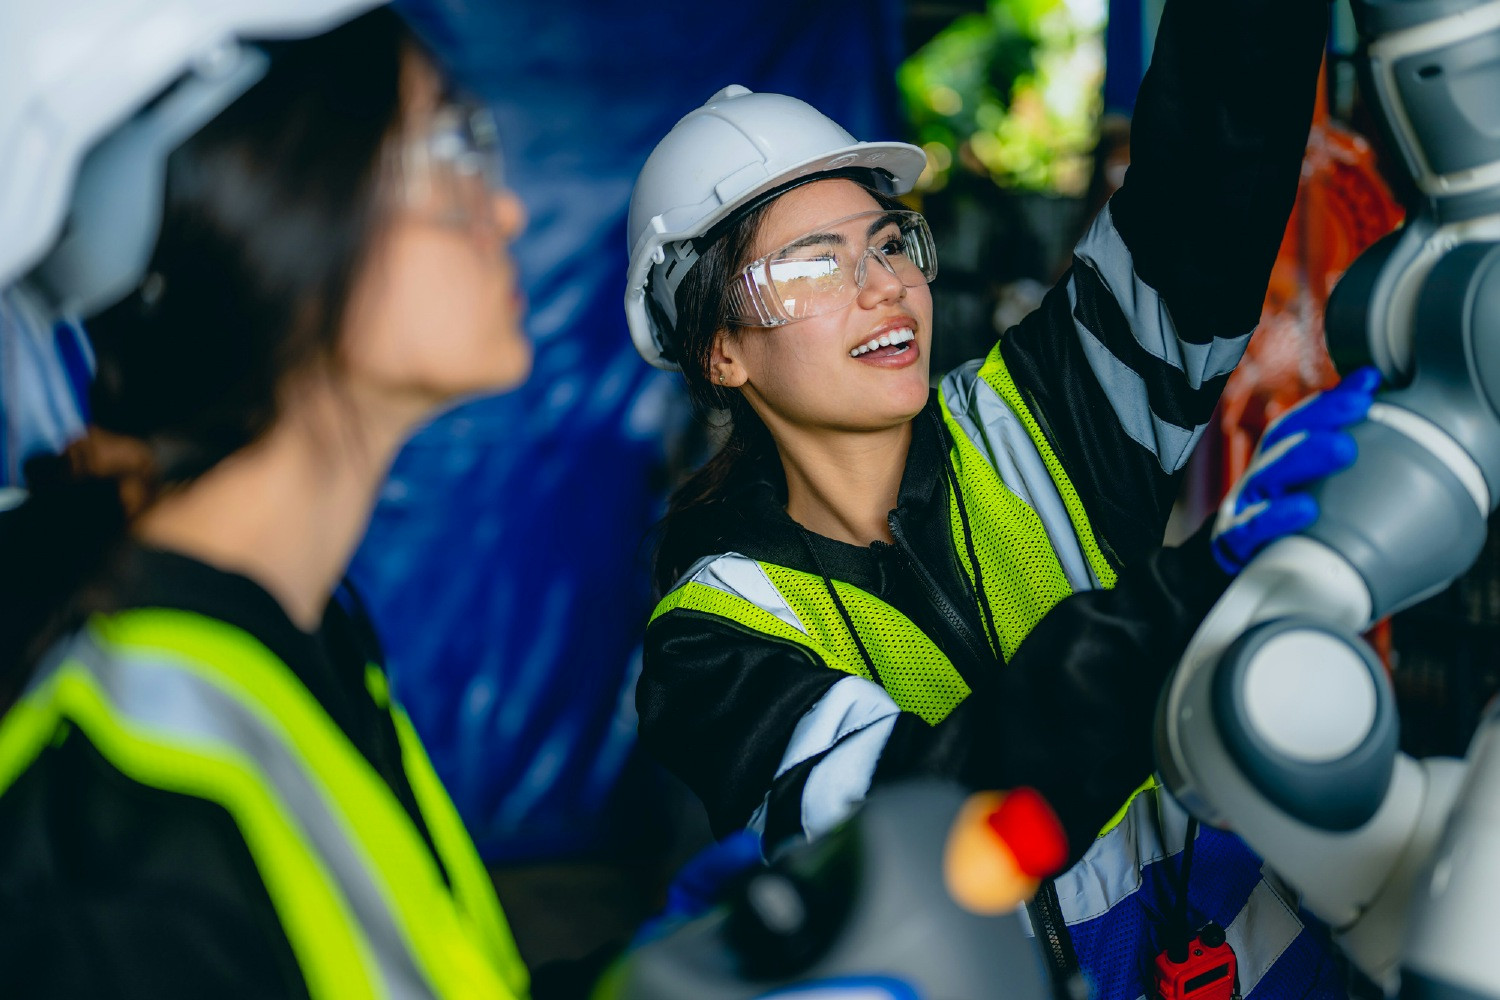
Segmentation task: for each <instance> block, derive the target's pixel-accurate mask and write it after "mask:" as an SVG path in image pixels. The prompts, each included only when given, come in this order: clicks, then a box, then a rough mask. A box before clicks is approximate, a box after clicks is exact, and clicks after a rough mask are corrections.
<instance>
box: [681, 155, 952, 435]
mask: <svg viewBox="0 0 1500 1000" xmlns="http://www.w3.org/2000/svg"><path fill="white" fill-rule="evenodd" d="M882 212H883V207H882V206H881V205H880V203H879V202H877V201H876V200H875V198H874V197H873V196H872V195H871V194H870V192H868V191H867V190H865V189H864V188H862V187H860V186H859V185H858V184H856V183H854V182H853V181H849V180H843V179H830V180H823V181H815V182H813V183H811V184H805V185H803V186H802V187H799V188H794V189H792V190H791V191H788V192H787V193H786V194H784V195H782V196H781V197H780V198H779V199H777V200H776V201H775V202H774V203H773V204H772V205H771V207H770V209H769V210H768V211H767V212H766V215H765V217H764V219H763V220H762V221H761V225H760V228H759V231H758V232H757V233H756V238H755V242H754V245H753V249H752V253H751V259H755V258H759V257H761V256H763V255H765V254H769V253H772V252H773V251H776V250H777V249H779V248H781V247H785V246H787V244H789V243H792V242H793V241H796V242H797V243H798V244H801V245H810V244H811V245H820V246H827V247H830V248H839V247H842V248H843V249H844V251H845V252H846V253H851V254H858V253H859V252H860V251H862V250H864V248H865V247H866V246H875V247H876V248H877V250H878V248H879V247H880V246H881V244H882V243H883V242H885V241H886V240H887V238H888V237H889V236H892V235H899V230H898V229H897V227H896V226H895V224H894V223H887V224H886V225H887V227H888V228H890V229H891V230H892V233H891V234H887V233H885V232H884V231H883V230H881V229H880V228H879V225H880V222H881V213H882ZM852 216H861V218H859V219H856V220H851V218H850V217H852ZM872 225H874V226H876V227H877V228H876V231H874V232H867V231H866V230H868V229H869V227H870V226H872ZM825 227H826V228H825ZM864 276H865V280H864V286H863V287H862V288H860V289H859V290H858V292H857V294H856V295H855V296H854V300H853V301H852V302H851V303H850V304H849V305H847V306H845V307H843V308H841V309H837V310H835V311H833V312H828V313H824V314H822V315H819V316H812V317H809V318H806V319H799V320H795V321H793V322H791V323H788V324H787V325H785V326H781V327H774V328H755V327H751V328H747V329H742V330H739V331H737V332H736V333H734V334H728V333H724V332H721V333H720V334H719V335H718V337H717V338H716V340H715V343H714V351H713V355H712V358H711V361H710V372H709V374H710V378H711V379H713V380H714V381H715V382H716V383H719V384H723V385H726V386H741V387H742V389H741V391H742V392H743V393H744V395H745V397H746V400H747V401H748V402H749V403H750V405H751V406H752V407H753V408H754V409H755V411H756V413H757V414H759V416H760V418H761V419H762V420H763V421H764V422H765V424H766V426H767V427H768V428H770V430H771V432H772V434H773V435H777V434H778V432H782V431H784V430H785V429H791V428H797V429H800V430H803V431H813V432H817V431H819V430H828V431H864V430H881V429H885V428H888V427H893V426H898V425H900V424H902V423H904V422H906V421H909V420H911V419H912V418H913V417H914V416H916V415H917V414H918V413H919V412H921V409H922V407H923V406H924V405H925V404H926V402H927V396H928V365H929V362H928V358H929V356H930V346H931V343H932V293H931V291H930V289H929V288H928V286H927V284H926V282H925V281H917V282H916V283H915V284H914V285H913V286H911V287H907V286H906V285H905V284H903V283H902V280H901V279H900V278H899V277H897V275H896V274H894V273H892V271H891V270H889V269H887V268H886V267H885V266H883V265H882V264H880V263H879V262H878V261H876V260H875V259H873V257H867V258H865V267H864ZM882 338H885V340H886V341H887V342H888V343H887V344H886V345H882V344H881V343H880V341H881V339H882ZM872 344H873V345H874V347H873V348H872V347H871V345H872ZM720 376H723V381H722V383H720Z"/></svg>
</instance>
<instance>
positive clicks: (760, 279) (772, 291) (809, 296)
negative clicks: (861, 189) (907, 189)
mask: <svg viewBox="0 0 1500 1000" xmlns="http://www.w3.org/2000/svg"><path fill="white" fill-rule="evenodd" d="M872 257H873V258H874V259H875V261H876V262H877V263H878V264H879V266H881V267H883V268H885V270H886V271H888V272H889V273H890V274H892V275H894V276H895V277H896V278H897V279H898V280H900V282H901V283H902V284H903V285H905V286H906V287H907V288H915V287H916V286H918V285H923V284H926V283H927V282H929V281H931V280H932V279H933V278H935V277H937V251H936V249H935V247H934V246H933V243H932V231H931V230H929V229H928V228H927V220H926V219H924V218H922V215H921V213H919V212H907V211H885V210H873V211H869V212H860V213H858V214H856V215H849V216H845V217H844V218H841V219H834V220H833V221H832V222H828V223H825V224H823V225H821V226H819V227H818V228H817V229H814V230H811V231H810V232H807V233H804V234H803V235H801V236H799V237H797V238H796V239H794V240H792V241H790V242H789V243H787V244H786V245H785V246H783V247H781V248H780V249H778V250H775V251H772V252H771V253H768V254H766V255H765V256H763V257H760V258H758V259H756V260H754V261H751V262H750V263H749V264H748V265H746V267H745V269H744V270H743V271H741V272H740V274H739V275H738V276H737V277H736V278H735V280H734V281H733V282H732V283H731V284H730V286H729V288H728V290H727V297H728V299H729V312H730V317H729V318H730V319H731V320H733V321H734V322H736V323H740V324H742V325H745V326H759V327H774V326H785V325H786V324H787V323H791V322H794V321H796V320H799V319H809V318H811V317H813V316H822V315H826V314H828V313H832V312H837V311H838V310H840V309H843V308H845V307H846V306H848V305H849V304H850V303H852V302H853V301H854V299H855V297H856V296H857V295H858V294H859V291H860V289H862V288H863V287H864V286H865V281H866V280H867V278H868V277H869V274H870V271H869V261H870V259H871V258H872Z"/></svg>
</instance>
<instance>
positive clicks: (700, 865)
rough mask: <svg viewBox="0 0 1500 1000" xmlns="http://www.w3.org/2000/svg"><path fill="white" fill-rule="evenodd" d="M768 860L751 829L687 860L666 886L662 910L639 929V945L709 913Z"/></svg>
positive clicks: (637, 937)
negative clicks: (738, 884)
mask: <svg viewBox="0 0 1500 1000" xmlns="http://www.w3.org/2000/svg"><path fill="white" fill-rule="evenodd" d="M764 864H765V860H764V859H763V858H762V857H761V855H760V834H758V833H754V832H752V831H750V830H740V831H739V832H738V833H731V834H730V835H729V836H727V837H725V838H724V839H723V840H721V841H719V842H718V843H717V844H710V845H709V846H708V847H705V848H704V849H703V850H701V851H699V852H698V853H697V854H695V855H693V856H692V857H691V858H689V859H688V860H687V863H686V864H684V865H683V866H682V868H681V869H679V870H678V872H677V877H676V878H675V879H673V881H672V884H671V885H670V886H668V888H667V901H666V905H665V906H663V907H662V911H661V913H659V914H657V915H656V916H655V917H653V918H651V919H650V920H648V921H646V923H645V924H644V925H642V927H641V929H640V930H639V931H638V932H637V933H636V936H635V942H634V944H635V945H636V946H639V945H641V944H644V943H645V942H647V941H651V940H654V939H655V938H657V937H660V936H662V935H663V934H666V933H669V932H670V931H671V930H672V929H674V928H676V927H678V926H679V925H681V924H683V923H686V922H687V921H689V920H692V919H694V918H695V917H700V916H702V915H703V914H705V913H707V912H708V911H709V910H710V909H712V908H713V907H714V906H715V905H717V904H718V903H721V902H723V901H724V899H725V898H726V897H727V896H728V894H729V890H730V888H731V887H732V886H733V885H734V884H735V883H736V882H738V881H739V880H740V879H742V878H745V877H747V876H748V874H749V873H750V871H752V870H753V869H755V868H758V867H760V866H761V865H764Z"/></svg>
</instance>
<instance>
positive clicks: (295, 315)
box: [0, 9, 412, 706]
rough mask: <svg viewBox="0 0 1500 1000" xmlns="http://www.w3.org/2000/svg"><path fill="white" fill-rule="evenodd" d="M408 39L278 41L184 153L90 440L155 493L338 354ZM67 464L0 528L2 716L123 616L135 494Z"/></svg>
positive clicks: (105, 360)
mask: <svg viewBox="0 0 1500 1000" xmlns="http://www.w3.org/2000/svg"><path fill="white" fill-rule="evenodd" d="M410 44H412V43H411V42H410V40H409V37H408V35H407V34H406V32H405V29H404V28H403V27H402V26H401V24H400V22H399V21H398V20H397V18H396V16H395V15H394V14H392V13H390V12H389V11H387V10H383V9H381V10H376V11H373V12H371V13H368V14H365V15H363V16H361V17H359V18H357V19H355V20H353V21H350V22H348V23H346V24H344V25H342V26H340V27H338V28H336V29H334V30H332V31H330V32H328V33H327V34H324V35H321V36H319V37H317V38H313V39H307V40H303V41H297V42H289V43H277V44H275V45H273V46H271V47H270V49H269V51H270V52H271V55H272V59H271V65H270V68H269V70H268V71H267V74H266V76H265V77H264V78H263V79H262V80H260V81H259V82H258V83H257V84H256V85H255V86H254V87H252V88H251V89H250V90H249V91H247V92H246V93H245V94H244V95H243V96H242V97H240V98H239V99H238V100H237V101H235V102H234V103H233V104H232V105H231V106H230V107H229V108H227V109H226V110H225V111H224V112H222V113H221V114H219V115H218V116H217V117H216V118H214V119H213V120H212V121H211V122H209V123H208V124H207V125H205V126H204V127H203V128H202V129H201V130H200V131H198V132H197V133H196V134H195V135H193V136H192V137H191V138H190V139H188V140H187V141H186V142H184V143H183V144H182V145H181V146H180V147H178V148H177V149H176V150H174V151H173V152H172V154H171V156H170V157H169V159H168V163H167V184H166V201H165V205H164V209H163V219H162V227H161V232H160V236H159V237H158V240H157V243H156V246H155V249H154V251H153V255H152V259H151V264H150V268H149V271H148V275H149V276H148V277H147V279H146V280H145V281H144V282H143V284H142V286H141V287H140V289H138V290H137V291H135V292H133V293H132V294H131V295H129V296H128V297H127V298H126V299H125V300H124V301H122V302H120V303H119V304H117V305H114V306H112V307H110V308H109V309H107V310H105V311H104V312H103V313H101V314H100V315H99V316H97V317H95V318H94V319H92V320H91V321H90V322H89V323H88V328H89V334H90V337H91V340H92V342H93V346H94V351H95V356H96V359H97V375H96V378H95V381H94V384H93V387H92V389H91V393H90V407H91V411H92V415H91V422H92V426H94V427H97V428H99V429H101V430H103V431H106V432H109V433H110V434H111V435H119V436H122V437H125V438H129V439H138V440H139V441H140V442H142V443H143V444H144V448H143V451H144V452H145V453H147V454H149V456H150V458H151V459H152V461H151V463H150V464H151V466H152V470H151V474H150V477H149V478H150V479H151V480H152V482H151V487H152V488H153V489H154V490H162V489H170V488H173V487H175V486H181V485H183V484H186V483H189V482H191V481H192V480H193V479H195V478H196V477H198V476H200V475H202V474H203V473H204V472H206V471H207V470H209V469H210V468H212V467H213V466H214V465H216V464H217V463H218V462H220V461H221V460H223V459H224V458H226V457H227V456H229V455H230V454H232V453H234V452H236V451H238V450H240V449H241V448H244V447H245V446H246V445H248V444H251V443H252V442H254V441H255V440H257V439H258V438H259V437H261V436H262V435H263V434H264V433H266V431H267V430H269V429H270V427H271V426H272V425H273V423H274V422H275V420H276V418H277V415H278V407H277V393H278V388H279V387H280V386H281V385H282V383H283V381H284V378H285V376H286V375H287V374H289V373H291V372H294V371H297V370H299V369H301V368H304V367H305V366H307V365H309V364H310V363H311V362H313V361H314V360H316V359H318V358H320V357H332V356H333V352H334V351H335V348H336V344H337V339H338V335H339V330H340V328H341V324H342V321H343V312H344V308H345V305H346V302H347V300H348V297H349V293H350V290H351V286H352V283H353V281H354V278H355V275H356V273H357V272H358V271H359V269H360V267H361V265H362V264H363V261H364V255H365V253H366V250H367V248H368V247H369V245H370V243H371V242H372V237H373V234H374V232H375V228H376V227H377V226H378V225H379V223H380V213H381V202H380V198H381V195H382V192H383V187H382V184H381V179H382V176H383V169H382V167H383V163H384V162H385V159H384V155H383V153H384V150H385V148H386V142H387V138H388V136H390V135H391V134H393V133H394V132H395V130H396V129H397V128H398V125H399V120H400V110H401V103H400V94H399V82H400V74H401V58H402V52H403V50H404V48H405V47H407V46H409V45H410ZM67 465H68V460H67V458H47V459H42V460H37V461H33V462H32V463H29V465H28V468H27V474H28V485H29V486H30V487H31V489H32V495H31V498H30V499H28V500H27V502H26V503H25V504H23V505H22V507H21V508H19V509H18V510H16V511H13V512H11V513H9V514H7V515H5V516H4V517H0V564H3V565H4V566H5V567H6V573H5V574H4V579H5V581H6V582H5V583H4V584H3V585H0V605H3V609H0V706H3V705H4V704H5V703H6V702H7V701H8V700H9V698H8V697H7V694H8V695H10V696H12V697H13V696H14V694H15V693H16V691H15V688H16V687H18V686H19V682H20V681H21V678H22V677H24V675H25V673H26V669H25V668H26V667H27V665H28V664H30V663H31V662H34V661H35V659H36V658H37V657H38V656H39V655H40V654H41V652H43V651H44V649H45V647H46V645H47V644H48V643H49V642H50V641H52V640H53V639H55V638H56V637H57V636H59V635H60V634H62V633H63V632H64V631H65V630H68V629H70V628H72V627H74V626H76V624H77V623H78V622H79V621H80V620H81V619H82V618H83V617H84V615H86V614H87V613H89V612H92V611H95V610H99V609H100V608H101V607H103V606H107V598H105V597H103V596H102V595H100V594H98V593H89V594H86V593H85V591H91V590H97V589H98V588H96V587H92V588H91V587H90V581H97V578H99V577H100V575H101V572H102V571H103V570H104V568H105V566H106V564H107V563H108V562H109V560H110V556H111V554H112V553H113V552H114V551H115V550H116V549H117V548H118V545H119V543H120V542H121V541H122V540H123V538H124V533H125V526H126V524H127V521H128V517H127V515H126V512H125V510H124V508H123V506H122V502H121V484H120V483H119V482H118V481H116V480H115V479H114V478H112V477H111V475H110V474H109V473H108V472H105V473H104V474H103V475H100V474H98V473H97V471H96V472H95V474H93V475H89V474H88V473H87V472H85V474H83V475H81V476H80V475H77V474H75V473H74V472H72V471H71V470H69V469H68V468H67ZM7 681H10V682H11V683H7ZM7 689H9V690H7Z"/></svg>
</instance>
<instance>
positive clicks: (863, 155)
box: [625, 142, 927, 371]
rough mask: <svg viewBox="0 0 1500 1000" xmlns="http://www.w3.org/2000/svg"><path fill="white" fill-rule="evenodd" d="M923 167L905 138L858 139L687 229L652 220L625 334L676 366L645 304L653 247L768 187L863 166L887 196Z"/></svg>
mask: <svg viewBox="0 0 1500 1000" xmlns="http://www.w3.org/2000/svg"><path fill="white" fill-rule="evenodd" d="M926 165H927V154H926V153H924V152H922V150H921V149H920V148H919V147H917V146H913V145H911V144H910V143H905V142H858V143H854V144H852V145H849V146H843V147H840V148H838V149H833V150H829V151H827V152H825V153H821V154H819V155H818V156H814V157H811V158H809V159H806V160H803V161H802V162H800V163H796V164H793V165H792V166H790V167H787V168H786V169H785V170H781V171H778V172H777V173H776V174H774V175H772V176H770V177H767V178H765V179H764V180H762V181H760V182H759V183H756V184H754V185H751V186H750V187H748V188H746V189H745V190H744V191H741V192H738V193H737V194H735V196H734V197H732V198H729V199H727V200H725V202H724V203H723V204H722V205H720V206H719V207H718V208H717V209H715V210H714V211H713V212H710V213H708V214H707V215H704V216H701V217H699V218H698V219H696V220H695V221H694V225H693V227H692V228H691V229H689V230H683V231H668V230H665V229H658V224H659V223H660V221H661V216H657V217H656V218H654V219H652V224H651V225H650V226H648V227H647V229H646V231H645V233H644V234H643V235H642V236H641V239H640V242H639V243H638V244H637V245H636V247H635V248H634V249H633V251H632V253H631V255H630V260H631V270H630V273H629V274H628V275H627V276H626V282H625V317H626V320H627V322H628V323H629V326H630V337H631V340H632V341H633V342H634V343H635V347H636V350H637V351H639V352H640V354H641V357H643V358H644V359H645V360H646V361H647V362H648V363H649V364H651V365H652V366H654V367H656V368H661V369H663V370H665V371H677V370H678V369H679V366H678V365H677V363H676V362H674V361H670V360H668V359H667V358H665V357H664V356H663V353H664V351H665V349H666V345H664V344H662V343H661V342H660V337H659V334H658V333H657V331H656V328H655V324H654V323H652V321H651V318H650V316H649V315H648V313H647V308H646V282H647V279H648V277H649V276H650V273H651V266H652V264H653V262H654V255H655V251H656V250H657V248H659V247H663V246H666V245H667V244H669V243H675V242H678V241H680V240H689V239H696V238H698V237H700V236H702V235H704V234H705V233H707V232H708V231H709V230H711V229H713V228H714V226H716V225H718V224H719V223H720V222H722V221H723V220H725V219H727V218H728V217H729V216H730V215H732V214H734V213H735V212H736V211H738V210H739V209H740V208H741V207H742V206H744V205H746V204H749V203H750V202H752V201H754V200H756V199H757V198H759V197H761V196H762V195H764V194H766V193H767V192H769V191H774V190H775V189H777V188H781V187H786V186H787V185H789V184H792V183H793V182H795V181H798V180H802V179H804V178H810V177H814V176H816V175H818V174H826V173H832V172H834V171H842V170H851V169H861V168H863V169H867V170H876V171H881V172H883V173H885V174H886V175H888V176H889V177H890V178H891V188H890V192H889V193H891V194H898V195H899V194H905V193H907V192H908V191H910V190H911V189H912V188H913V187H914V186H915V185H916V183H917V177H918V176H919V175H920V174H921V173H922V169H923V167H925V166H926Z"/></svg>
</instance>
